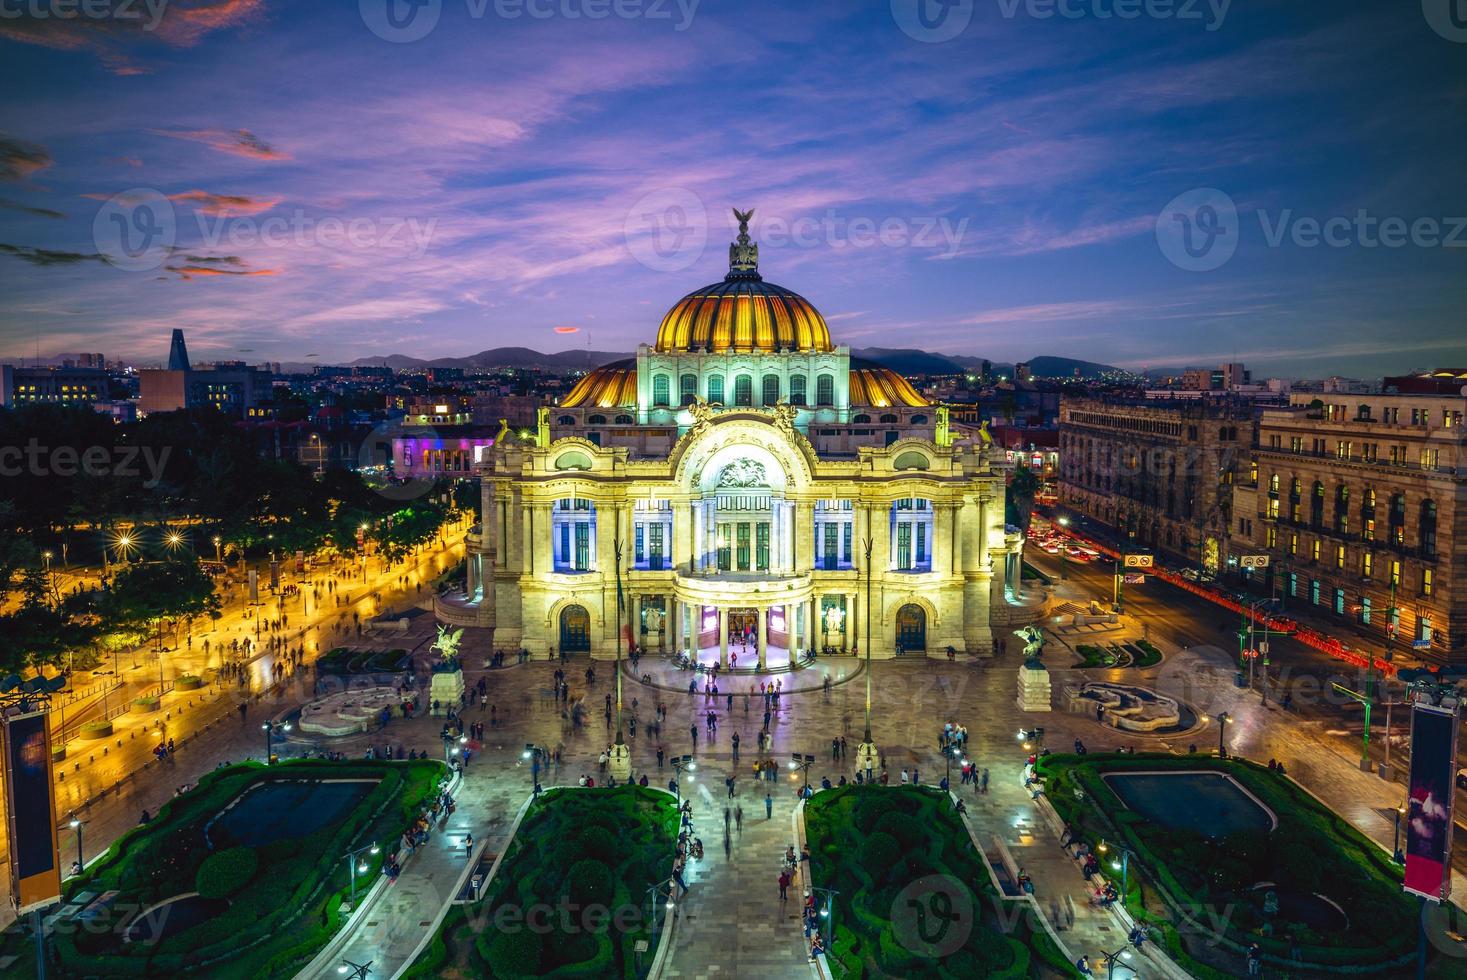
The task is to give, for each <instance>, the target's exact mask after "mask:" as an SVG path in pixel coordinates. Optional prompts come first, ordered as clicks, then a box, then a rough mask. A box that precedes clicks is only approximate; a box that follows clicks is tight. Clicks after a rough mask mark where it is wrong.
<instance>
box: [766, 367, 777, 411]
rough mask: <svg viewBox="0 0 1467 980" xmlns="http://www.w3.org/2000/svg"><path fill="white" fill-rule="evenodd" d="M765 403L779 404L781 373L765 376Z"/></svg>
mask: <svg viewBox="0 0 1467 980" xmlns="http://www.w3.org/2000/svg"><path fill="white" fill-rule="evenodd" d="M764 404H765V405H766V406H767V405H777V404H779V375H777V374H766V375H765V376H764Z"/></svg>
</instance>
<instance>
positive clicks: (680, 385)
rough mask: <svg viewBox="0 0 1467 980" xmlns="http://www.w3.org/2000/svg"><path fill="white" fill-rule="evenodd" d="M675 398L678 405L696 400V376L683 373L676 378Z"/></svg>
mask: <svg viewBox="0 0 1467 980" xmlns="http://www.w3.org/2000/svg"><path fill="white" fill-rule="evenodd" d="M677 389H678V391H677V399H678V404H680V405H691V404H693V402H695V401H697V400H698V376H697V375H696V374H685V375H683V376H682V377H680V378H678V380H677Z"/></svg>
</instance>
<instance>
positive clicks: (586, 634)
mask: <svg viewBox="0 0 1467 980" xmlns="http://www.w3.org/2000/svg"><path fill="white" fill-rule="evenodd" d="M560 650H561V652H562V653H568V654H569V653H589V652H590V651H591V614H590V613H588V612H586V607H585V606H566V607H565V608H564V609H562V610H561V612H560Z"/></svg>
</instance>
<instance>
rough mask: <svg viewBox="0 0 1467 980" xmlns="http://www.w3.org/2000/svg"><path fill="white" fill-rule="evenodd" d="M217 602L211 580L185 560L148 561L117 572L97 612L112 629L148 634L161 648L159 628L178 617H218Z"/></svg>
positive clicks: (217, 598) (182, 618)
mask: <svg viewBox="0 0 1467 980" xmlns="http://www.w3.org/2000/svg"><path fill="white" fill-rule="evenodd" d="M220 605H221V603H220V601H219V597H218V596H217V595H215V594H214V583H213V581H212V580H211V579H210V578H209V576H208V575H207V574H205V573H204V570H203V569H202V568H200V567H199V565H198V563H197V562H195V561H192V560H189V559H177V560H171V561H159V562H149V563H146V564H141V565H133V566H130V567H129V568H127V569H125V570H124V571H122V572H119V573H118V575H117V577H116V579H115V580H114V581H113V583H112V586H111V588H110V589H108V590H107V592H106V593H105V594H104V595H103V597H102V601H101V604H100V609H99V612H100V613H101V616H102V621H103V623H104V624H105V625H106V626H108V627H109V628H113V629H134V630H138V631H140V632H148V633H150V634H152V635H153V636H154V637H155V638H156V639H157V641H158V648H159V649H162V647H163V631H164V629H165V628H166V627H167V626H169V625H170V624H172V623H176V622H178V621H179V620H184V621H189V622H191V621H192V620H194V619H196V618H197V617H199V616H204V615H209V616H214V617H218V615H219V607H220Z"/></svg>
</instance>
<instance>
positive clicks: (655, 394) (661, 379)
mask: <svg viewBox="0 0 1467 980" xmlns="http://www.w3.org/2000/svg"><path fill="white" fill-rule="evenodd" d="M652 404H653V406H654V407H657V408H666V407H667V406H668V405H671V404H672V392H671V383H670V382H669V381H668V380H667V375H665V374H655V375H653V376H652Z"/></svg>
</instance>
